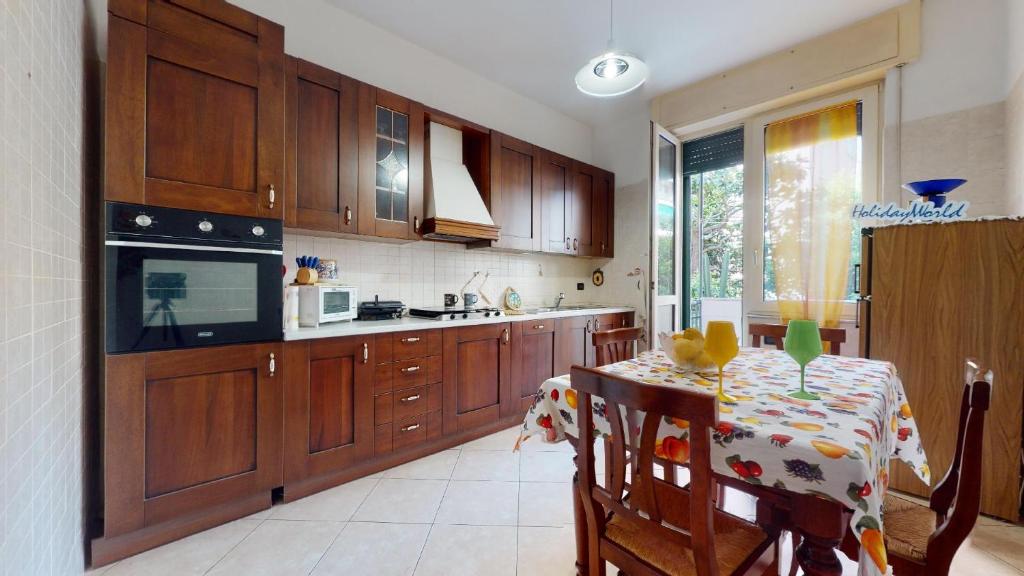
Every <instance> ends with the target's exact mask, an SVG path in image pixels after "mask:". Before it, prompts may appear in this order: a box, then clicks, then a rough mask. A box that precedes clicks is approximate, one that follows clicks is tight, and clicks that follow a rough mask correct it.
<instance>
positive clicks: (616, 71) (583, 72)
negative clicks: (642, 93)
mask: <svg viewBox="0 0 1024 576" xmlns="http://www.w3.org/2000/svg"><path fill="white" fill-rule="evenodd" d="M646 81H647V64H645V63H644V61H643V60H641V59H639V58H637V57H636V56H633V55H632V54H626V53H624V52H606V53H604V54H601V55H600V56H598V57H596V58H591V59H590V61H589V62H587V63H586V64H584V65H583V67H582V68H580V70H579V72H577V73H576V88H578V89H579V91H580V92H583V93H584V94H589V95H591V96H601V97H608V96H619V95H621V94H625V93H627V92H630V91H632V90H635V89H637V88H639V87H640V85H641V84H643V83H644V82H646Z"/></svg>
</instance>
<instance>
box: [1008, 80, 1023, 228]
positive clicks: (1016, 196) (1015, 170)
mask: <svg viewBox="0 0 1024 576" xmlns="http://www.w3.org/2000/svg"><path fill="white" fill-rule="evenodd" d="M1006 193H1007V199H1008V202H1009V206H1008V210H1007V213H1009V214H1011V215H1014V216H1024V74H1021V75H1020V78H1018V79H1017V81H1016V82H1015V83H1014V85H1013V89H1012V90H1010V95H1009V96H1007V97H1006Z"/></svg>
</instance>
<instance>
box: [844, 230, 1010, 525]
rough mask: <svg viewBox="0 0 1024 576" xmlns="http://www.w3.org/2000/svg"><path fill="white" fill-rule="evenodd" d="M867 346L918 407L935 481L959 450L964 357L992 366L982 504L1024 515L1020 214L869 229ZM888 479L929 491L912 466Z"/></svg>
mask: <svg viewBox="0 0 1024 576" xmlns="http://www.w3.org/2000/svg"><path fill="white" fill-rule="evenodd" d="M862 250H863V252H862V262H863V270H862V272H863V273H862V274H861V278H860V292H861V296H860V303H859V308H858V322H859V323H860V334H861V342H860V350H861V355H863V356H866V357H869V358H875V359H879V360H888V361H890V362H892V363H893V364H895V366H896V369H897V370H898V371H899V375H900V378H901V379H902V380H903V385H904V387H905V388H906V392H907V396H908V397H909V403H910V406H912V407H913V409H914V416H915V419H916V420H917V423H918V427H919V429H920V433H921V435H922V437H923V438H922V441H923V444H924V448H925V451H926V453H927V456H928V463H929V465H930V467H931V470H932V482H933V484H934V483H937V482H938V481H939V480H940V479H941V478H942V476H943V475H944V474H945V471H946V469H947V468H948V467H949V463H950V460H951V459H952V456H953V451H954V445H955V439H956V433H957V429H956V426H957V414H958V410H959V404H960V395H961V392H962V390H963V373H964V360H965V359H966V358H968V357H972V358H976V359H977V360H979V361H980V362H981V363H982V364H983V365H984V366H987V367H989V368H991V369H992V371H993V374H994V377H995V380H994V384H993V397H992V406H991V408H990V410H989V413H988V417H987V420H986V429H985V445H984V446H985V448H984V449H985V452H984V459H983V466H984V472H983V480H982V482H983V488H982V505H981V508H982V512H983V513H985V514H991V515H994V516H999V517H1002V518H1006V519H1010V520H1017V519H1018V517H1019V516H1020V508H1021V502H1020V490H1021V436H1022V423H1021V422H1022V406H1024V404H1022V397H1024V220H1014V219H1000V220H986V221H961V222H951V223H928V224H911V225H894V226H884V227H877V228H874V229H865V231H864V236H863V244H862ZM890 487H891V488H895V489H897V490H901V491H905V492H910V493H914V494H919V495H927V494H928V493H929V492H930V491H929V489H928V487H926V486H924V485H923V484H922V483H921V482H920V481H919V480H917V478H915V477H914V475H913V472H912V471H910V470H909V469H908V468H907V467H906V466H904V465H902V464H899V463H897V464H896V465H894V466H893V469H892V477H891V483H890Z"/></svg>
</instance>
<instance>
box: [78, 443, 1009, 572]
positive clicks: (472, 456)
mask: <svg viewBox="0 0 1024 576" xmlns="http://www.w3.org/2000/svg"><path fill="white" fill-rule="evenodd" d="M517 434H518V430H517V429H510V430H505V431H502V432H498V433H496V434H492V435H491V436H487V437H485V438H481V439H479V440H475V441H473V442H469V443H467V444H464V445H463V446H460V447H458V448H455V449H453V450H446V451H444V452H441V453H438V454H434V455H432V456H428V457H426V458H422V459H420V460H416V461H414V462H410V463H408V464H404V465H402V466H398V467H396V468H392V469H390V470H387V471H385V472H383V473H380V474H376V475H375V476H373V477H371V478H363V479H360V480H356V481H353V482H349V483H348V484H345V485H342V486H338V487H336V488H332V489H330V490H326V491H324V492H321V493H319V494H315V495H313V496H310V497H308V498H304V499H302V500H299V501H297V502H291V503H288V504H282V505H278V506H274V507H273V508H272V509H270V510H265V511H263V512H260V513H258V514H255V515H253V516H250V517H248V518H243V519H241V520H237V521H235V522H231V523H229V524H225V525H223V526H219V527H217V528H213V529H211V530H207V531H206V532H202V533H200V534H196V535H193V536H190V537H188V538H185V539H183V540H179V541H177V542H173V543H171V544H168V545H166V546H162V547H160V548H156V549H154V550H150V551H148V552H144V553H142V554H139V555H137V556H134V557H132V558H128V559H126V560H122V561H120V562H117V563H115V564H113V565H111V566H109V567H104V568H101V569H98V570H94V571H91V572H89V575H90V576H99V575H101V574H102V575H103V576H123V575H146V576H159V575H164V574H166V575H172V574H173V575H175V576H186V575H203V574H208V575H211V576H213V575H217V576H223V575H242V574H244V575H246V576H261V575H268V576H269V575H293V574H297V575H309V574H312V575H314V576H325V575H344V574H366V575H373V576H391V575H408V574H415V575H417V576H434V575H438V576H441V575H443V576H459V575H478V574H486V575H487V576H506V575H508V576H512V575H520V576H523V575H528V576H572V575H573V574H574V573H575V571H574V567H573V562H574V561H575V547H574V546H575V544H574V542H575V541H574V536H573V526H572V522H573V517H572V501H571V497H570V493H569V483H568V482H566V479H567V478H569V477H571V475H572V466H573V464H572V460H571V458H572V454H571V448H570V446H569V445H568V444H567V443H565V442H563V443H560V444H554V445H551V444H542V443H539V442H536V441H533V442H527V443H526V444H524V446H523V450H522V451H521V452H520V453H514V452H512V450H511V448H512V446H513V444H514V443H515V439H516V436H517ZM727 501H728V500H727ZM737 512H738V511H737ZM784 549H788V545H785V546H784ZM785 556H786V557H788V553H787V554H785ZM844 560H845V558H844ZM785 561H786V562H788V558H787V559H786V560H785ZM845 573H846V574H851V575H852V574H856V565H855V564H853V563H850V562H847V563H846V570H845ZM953 573H954V574H969V575H971V576H976V575H979V574H985V575H987V576H1004V575H1005V576H1024V527H1017V526H1012V525H1009V524H1004V523H1002V522H997V521H995V520H991V519H987V518H983V519H982V520H981V521H980V522H979V525H978V527H977V528H976V529H975V531H974V533H973V534H972V535H971V538H970V540H969V541H968V543H967V544H965V545H964V547H963V548H962V549H961V550H960V553H959V554H958V555H957V558H956V561H955V563H954V570H953ZM609 574H614V572H609Z"/></svg>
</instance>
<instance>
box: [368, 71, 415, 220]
mask: <svg viewBox="0 0 1024 576" xmlns="http://www.w3.org/2000/svg"><path fill="white" fill-rule="evenodd" d="M358 106H359V192H358V198H359V202H358V204H359V210H358V213H359V216H358V231H359V234H361V235H364V236H379V237H383V238H399V239H408V240H415V239H416V238H418V237H419V233H420V225H421V224H422V223H423V160H424V158H423V134H424V123H423V119H424V110H423V105H422V104H420V103H418V102H414V101H412V100H409V99H408V98H403V97H402V96H399V95H397V94H392V93H391V92H387V91H385V90H381V89H380V88H375V87H373V86H369V85H367V84H360V85H359V103H358Z"/></svg>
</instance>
